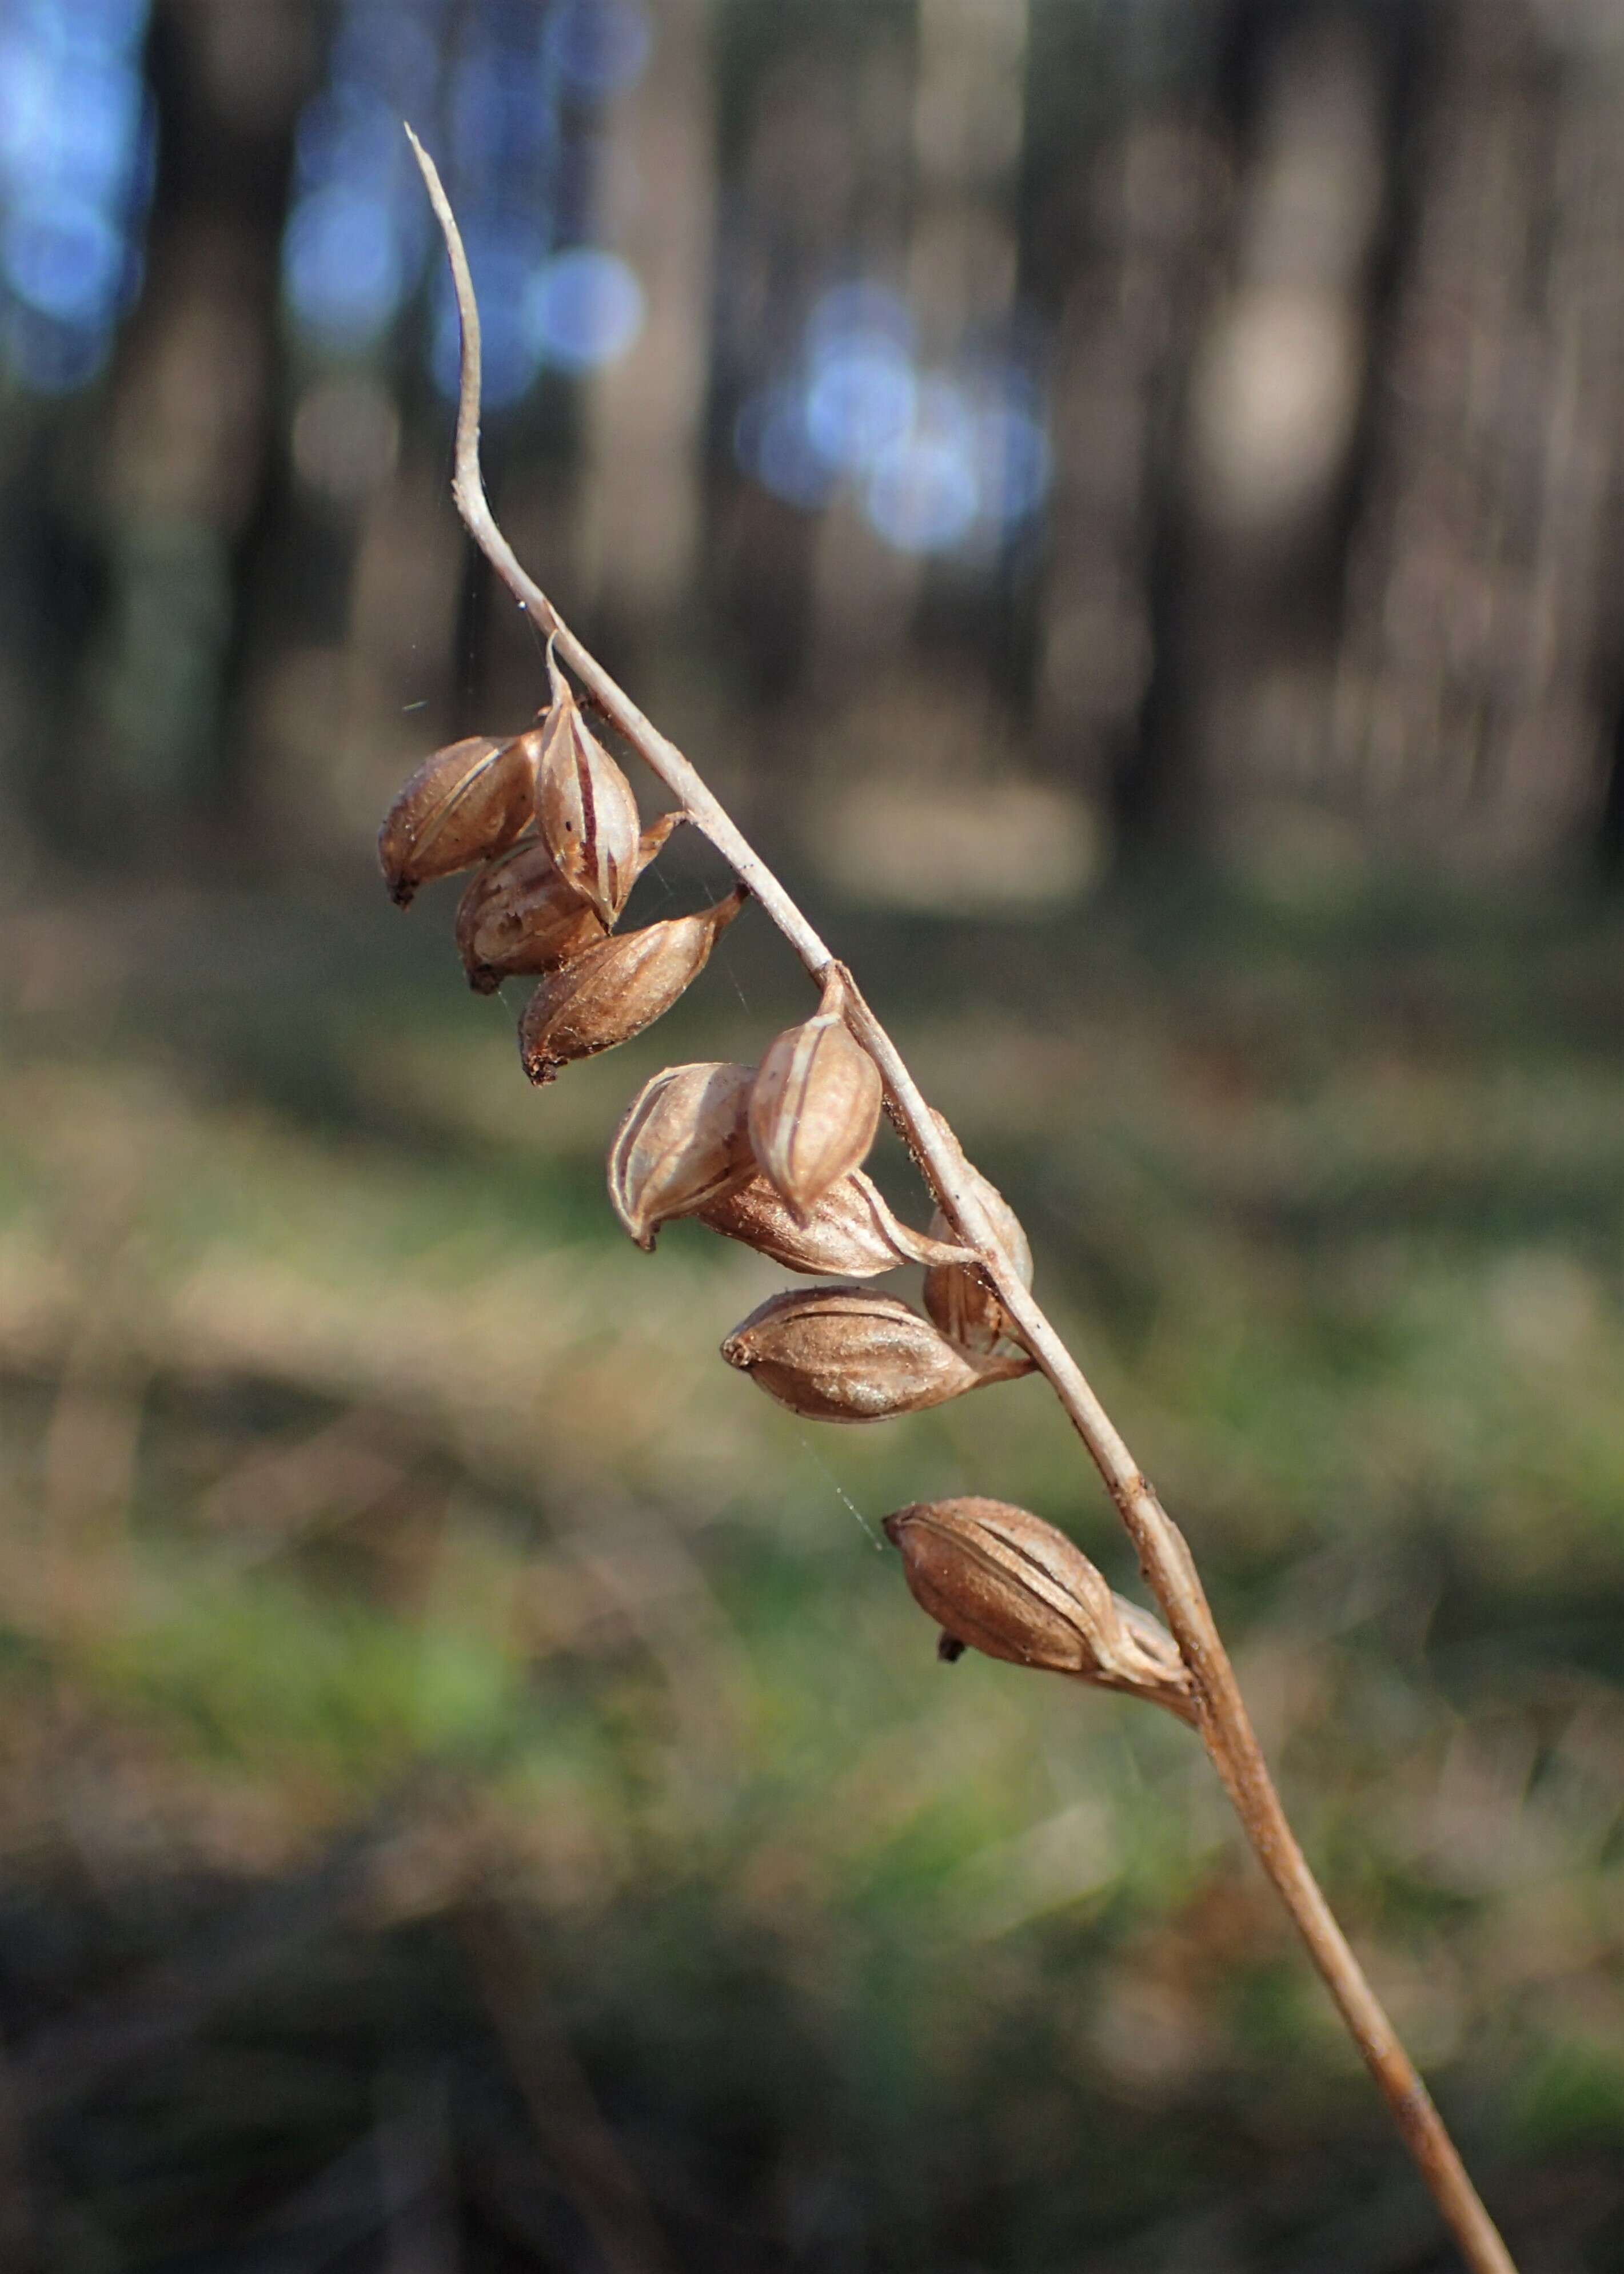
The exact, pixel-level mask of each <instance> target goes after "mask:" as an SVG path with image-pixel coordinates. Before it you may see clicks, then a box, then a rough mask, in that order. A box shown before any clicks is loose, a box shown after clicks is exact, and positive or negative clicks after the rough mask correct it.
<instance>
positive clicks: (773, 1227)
mask: <svg viewBox="0 0 1624 2274" xmlns="http://www.w3.org/2000/svg"><path fill="white" fill-rule="evenodd" d="M697 1213H698V1216H699V1218H700V1221H701V1223H703V1224H709V1225H710V1227H711V1231H719V1232H722V1233H723V1234H725V1236H726V1238H727V1239H739V1240H742V1241H743V1243H744V1245H745V1246H747V1247H753V1248H754V1249H755V1250H756V1254H758V1255H765V1256H767V1257H769V1258H770V1259H771V1261H773V1262H774V1263H781V1264H782V1265H783V1266H784V1269H786V1271H809V1272H823V1271H837V1272H839V1273H840V1274H841V1275H842V1276H844V1277H846V1278H847V1279H872V1278H874V1277H876V1276H877V1274H878V1273H880V1272H882V1271H894V1270H895V1269H896V1268H897V1266H898V1264H899V1263H929V1262H930V1261H933V1260H934V1259H942V1258H944V1257H948V1256H952V1255H962V1254H963V1252H964V1251H963V1250H962V1249H961V1248H959V1249H955V1248H948V1247H944V1246H943V1245H942V1243H941V1242H940V1241H938V1240H935V1239H927V1238H926V1237H925V1235H924V1234H923V1232H919V1231H911V1230H910V1229H909V1227H908V1226H907V1225H906V1224H898V1221H897V1219H896V1217H895V1216H893V1215H892V1214H891V1210H890V1209H888V1208H887V1207H886V1205H885V1202H884V1200H883V1197H882V1195H881V1193H880V1192H879V1190H878V1188H877V1187H876V1186H875V1185H874V1183H873V1182H872V1181H871V1180H870V1179H869V1178H868V1177H865V1176H864V1174H863V1172H862V1171H861V1169H853V1171H852V1172H851V1174H850V1175H849V1176H846V1177H842V1178H840V1180H839V1182H838V1184H834V1185H831V1186H830V1187H829V1190H828V1191H827V1192H826V1193H824V1194H823V1198H822V1199H821V1200H820V1201H815V1202H814V1204H813V1206H812V1207H811V1208H810V1209H808V1212H807V1214H806V1215H805V1216H801V1215H799V1214H798V1213H797V1211H796V1210H795V1209H793V1208H791V1206H790V1204H789V1202H788V1201H786V1199H785V1198H784V1196H783V1194H782V1193H779V1192H778V1190H776V1188H775V1187H774V1186H771V1185H770V1184H769V1183H768V1181H767V1179H766V1178H765V1177H762V1176H756V1177H753V1178H751V1180H750V1181H749V1182H748V1184H746V1185H743V1186H739V1187H738V1188H736V1189H735V1190H733V1191H731V1192H728V1193H725V1194H724V1195H722V1196H721V1197H720V1198H719V1199H717V1200H713V1201H707V1202H706V1204H705V1206H704V1207H703V1208H702V1209H699V1210H698V1211H697Z"/></svg>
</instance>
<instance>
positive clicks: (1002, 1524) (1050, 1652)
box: [885, 1498, 1195, 1721]
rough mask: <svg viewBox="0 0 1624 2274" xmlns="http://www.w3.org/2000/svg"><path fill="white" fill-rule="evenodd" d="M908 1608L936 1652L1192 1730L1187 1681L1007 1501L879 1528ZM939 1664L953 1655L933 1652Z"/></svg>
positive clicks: (1166, 1649) (1173, 1652) (1065, 1548)
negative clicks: (983, 1658)
mask: <svg viewBox="0 0 1624 2274" xmlns="http://www.w3.org/2000/svg"><path fill="white" fill-rule="evenodd" d="M885 1531H886V1534H887V1536H888V1537H889V1538H890V1540H891V1542H892V1543H893V1545H894V1546H895V1547H898V1549H899V1550H900V1551H901V1555H902V1569H903V1576H904V1577H905V1578H906V1581H907V1583H908V1588H909V1591H910V1593H912V1594H913V1597H914V1600H915V1602H917V1603H918V1604H919V1605H920V1607H921V1609H922V1610H924V1611H927V1612H928V1613H929V1615H930V1616H931V1617H932V1618H933V1619H935V1620H936V1623H937V1624H938V1625H939V1626H940V1627H941V1629H942V1631H943V1636H944V1645H945V1644H947V1643H952V1644H958V1645H961V1646H962V1645H968V1646H969V1647H970V1648H971V1649H972V1650H979V1651H982V1652H984V1653H986V1655H987V1656H988V1657H989V1658H1001V1659H1005V1660H1009V1661H1011V1663H1012V1664H1014V1665H1017V1666H1033V1667H1038V1668H1042V1669H1044V1670H1045V1671H1047V1672H1049V1673H1051V1674H1065V1675H1071V1677H1072V1678H1073V1679H1074V1680H1076V1681H1079V1682H1089V1683H1094V1684H1095V1685H1096V1686H1097V1687H1099V1688H1101V1689H1104V1690H1124V1691H1126V1692H1127V1694H1128V1695H1129V1696H1131V1697H1134V1698H1147V1699H1148V1700H1149V1701H1150V1702H1151V1703H1152V1704H1154V1705H1157V1706H1167V1707H1168V1708H1169V1711H1170V1712H1172V1713H1177V1714H1178V1715H1179V1717H1180V1718H1181V1719H1182V1720H1184V1721H1192V1720H1193V1719H1194V1713H1195V1707H1194V1698H1193V1691H1192V1683H1191V1678H1190V1670H1189V1668H1187V1667H1186V1666H1185V1664H1184V1659H1183V1657H1182V1655H1181V1654H1180V1652H1179V1649H1178V1645H1177V1643H1176V1642H1175V1641H1174V1639H1173V1638H1172V1636H1171V1635H1170V1634H1169V1633H1168V1631H1167V1630H1166V1628H1165V1627H1163V1626H1162V1625H1161V1624H1160V1623H1158V1622H1157V1621H1156V1620H1155V1619H1154V1618H1152V1617H1151V1615H1150V1614H1149V1613H1148V1612H1147V1611H1142V1610H1140V1609H1139V1606H1138V1605H1137V1604H1135V1603H1131V1602H1129V1601H1127V1600H1125V1598H1124V1597H1123V1596H1121V1595H1117V1594H1114V1593H1112V1591H1111V1588H1110V1586H1109V1585H1108V1583H1107V1581H1106V1579H1105V1577H1104V1575H1103V1574H1102V1573H1101V1572H1100V1571H1099V1570H1096V1569H1095V1567H1094V1564H1092V1563H1091V1562H1089V1560H1088V1558H1087V1557H1086V1555H1084V1554H1083V1552H1082V1550H1081V1549H1080V1548H1079V1547H1075V1546H1074V1545H1073V1544H1072V1542H1071V1540H1068V1539H1067V1538H1066V1536H1065V1534H1064V1532H1057V1531H1056V1528H1055V1526H1054V1525H1052V1524H1045V1523H1044V1522H1043V1520H1042V1518H1041V1517H1036V1516H1032V1515H1030V1514H1029V1513H1028V1512H1027V1511H1026V1510H1025V1509H1023V1508H1014V1507H1011V1505H1010V1503H1009V1502H1007V1501H998V1500H981V1499H976V1498H969V1499H962V1500H941V1501H916V1502H914V1504H913V1505H912V1506H911V1507H908V1508H899V1509H898V1510H897V1511H896V1513H895V1514H894V1515H893V1516H888V1517H886V1519H885ZM957 1655H958V1652H957V1651H956V1650H951V1649H947V1648H945V1647H944V1656H954V1657H956V1656H957Z"/></svg>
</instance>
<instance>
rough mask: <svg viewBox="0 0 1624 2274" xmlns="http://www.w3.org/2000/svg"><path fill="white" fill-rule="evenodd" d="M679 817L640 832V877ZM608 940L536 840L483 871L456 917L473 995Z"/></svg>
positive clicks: (552, 965) (567, 959)
mask: <svg viewBox="0 0 1624 2274" xmlns="http://www.w3.org/2000/svg"><path fill="white" fill-rule="evenodd" d="M686 819H687V816H686V815H685V814H680V813H665V814H662V815H661V816H660V817H659V819H658V821H656V822H652V823H651V824H650V826H649V827H648V828H647V829H645V830H644V831H643V840H642V842H641V844H640V845H639V847H638V849H637V872H638V874H639V875H640V876H641V874H642V873H643V870H645V869H646V868H647V867H648V865H649V863H650V861H652V860H653V858H654V856H655V855H656V854H657V853H658V851H659V849H660V847H661V846H662V845H664V843H665V840H666V839H667V838H668V837H669V836H670V834H671V832H672V831H673V829H674V828H675V827H676V826H677V825H678V823H679V822H680V821H683V820H686ZM607 937H608V934H607V932H605V930H604V926H603V922H602V919H601V918H600V917H599V915H598V912H597V910H596V909H595V908H592V907H589V906H588V905H587V903H586V901H585V900H583V899H582V897H581V895H580V893H579V892H577V891H576V890H575V886H574V885H572V884H570V883H569V882H568V879H567V878H566V877H563V876H562V875H560V871H559V868H558V864H557V862H555V861H554V860H553V855H551V854H550V853H549V852H548V850H547V848H546V847H545V845H544V844H542V843H541V841H540V840H539V839H538V838H534V837H529V838H526V839H525V840H523V843H521V844H518V845H515V846H514V847H511V849H510V850H509V851H508V852H507V853H504V854H503V855H502V857H501V859H500V861H493V862H491V864H490V866H489V867H488V868H485V869H482V870H480V872H479V874H478V875H477V877H475V878H474V879H473V881H472V883H471V884H470V885H469V887H468V889H467V891H466V892H464V893H463V895H462V903H461V905H460V907H458V909H457V915H456V943H457V952H458V953H459V954H460V955H461V956H462V968H463V969H464V970H465V971H466V972H467V974H468V983H469V985H470V987H471V988H473V989H474V990H475V992H476V993H477V994H480V995H493V994H494V993H495V991H496V990H497V988H498V987H499V986H500V984H501V983H502V981H503V980H504V979H514V978H521V977H525V976H528V975H533V974H535V973H537V972H542V971H556V970H557V969H558V968H559V967H560V964H565V963H568V962H571V961H573V960H574V959H575V957H576V956H577V955H579V954H580V953H582V952H583V949H585V948H589V947H593V946H596V945H597V944H598V941H599V940H601V939H606V938H607Z"/></svg>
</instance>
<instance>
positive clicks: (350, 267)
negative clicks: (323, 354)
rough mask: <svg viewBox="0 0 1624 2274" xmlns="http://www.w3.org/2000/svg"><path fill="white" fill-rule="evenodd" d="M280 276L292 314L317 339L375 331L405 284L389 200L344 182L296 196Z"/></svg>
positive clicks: (340, 341) (341, 343)
mask: <svg viewBox="0 0 1624 2274" xmlns="http://www.w3.org/2000/svg"><path fill="white" fill-rule="evenodd" d="M282 278H283V282H284V286H285V289H286V291H287V295H288V302H289V306H290V307H291V308H292V310H293V312H294V314H295V316H296V317H297V319H298V320H299V322H300V323H301V324H303V325H304V326H305V328H306V329H307V330H309V331H311V332H312V333H314V334H315V335H316V336H317V337H318V338H319V339H320V340H322V341H323V342H325V343H329V344H331V345H333V346H337V347H354V346H360V345H362V344H364V343H365V342H367V341H369V340H372V339H375V338H376V337H377V335H378V334H379V333H380V332H381V331H382V330H383V329H384V328H385V327H386V326H387V324H388V323H389V322H390V320H392V318H393V317H394V315H395V311H396V309H397V308H398V307H399V306H400V304H401V298H402V292H403V290H404V285H405V277H404V274H403V271H402V261H401V254H400V246H399V244H398V242H397V240H396V237H395V229H394V226H393V223H392V222H391V218H390V214H389V207H388V204H387V200H384V199H383V198H381V197H379V196H378V195H376V194H375V193H373V192H369V191H366V190H360V189H349V188H345V187H343V186H342V185H335V186H334V187H333V188H331V189H326V190H317V191H314V192H312V194H311V195H310V196H308V197H306V198H303V199H301V200H300V201H299V203H298V205H297V207H295V208H294V211H293V215H292V217H291V219H290V220H289V223H288V233H287V237H286V238H285V240H284V243H283V246H282Z"/></svg>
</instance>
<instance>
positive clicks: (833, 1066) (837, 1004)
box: [750, 971, 881, 1216]
mask: <svg viewBox="0 0 1624 2274" xmlns="http://www.w3.org/2000/svg"><path fill="white" fill-rule="evenodd" d="M845 994H846V985H845V982H844V980H843V979H842V978H841V975H840V974H839V973H838V971H833V972H831V974H830V976H829V980H828V983H827V984H826V986H825V987H824V990H823V1002H822V1004H821V1005H819V1008H818V1011H817V1013H816V1017H814V1018H810V1019H808V1020H804V1021H803V1022H802V1023H801V1025H800V1026H799V1027H789V1028H786V1030H785V1031H784V1033H783V1034H781V1035H778V1036H777V1037H776V1038H775V1039H774V1040H773V1041H772V1042H771V1043H769V1044H768V1046H767V1049H766V1050H765V1051H764V1052H763V1056H762V1062H761V1064H760V1065H759V1066H758V1067H757V1068H756V1087H755V1088H754V1089H753V1090H752V1091H751V1092H750V1142H751V1144H752V1145H753V1146H754V1147H755V1148H756V1160H757V1162H758V1163H760V1166H761V1171H762V1174H763V1176H764V1177H765V1178H767V1179H768V1181H769V1182H770V1183H771V1185H773V1186H775V1187H776V1188H777V1190H778V1192H780V1193H782V1194H783V1196H784V1198H785V1199H786V1201H788V1202H789V1204H790V1206H791V1208H792V1209H796V1210H798V1211H799V1212H800V1213H801V1215H803V1216H804V1215H806V1214H807V1213H808V1211H809V1210H810V1209H812V1208H814V1207H815V1206H816V1203H817V1201H819V1200H820V1199H821V1198H822V1197H823V1194H824V1193H826V1192H827V1191H828V1190H829V1187H830V1186H831V1185H832V1184H835V1183H836V1182H838V1179H839V1178H842V1177H844V1176H846V1175H847V1174H848V1173H849V1172H850V1171H852V1170H853V1169H856V1168H861V1165H862V1163H863V1162H864V1160H865V1159H866V1158H867V1157H868V1148H869V1147H870V1146H871V1145H872V1144H873V1142H874V1133H875V1130H876V1127H877V1126H878V1124H879V1118H880V1100H881V1082H880V1070H879V1068H878V1066H876V1065H875V1063H874V1060H873V1059H872V1058H870V1057H869V1056H868V1051H867V1050H864V1049H863V1047H862V1045H861V1043H859V1042H857V1041H856V1040H855V1038H854V1037H853V1035H852V1032H851V1030H850V1028H848V1027H847V1025H846V1016H845V1010H844V1001H845Z"/></svg>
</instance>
